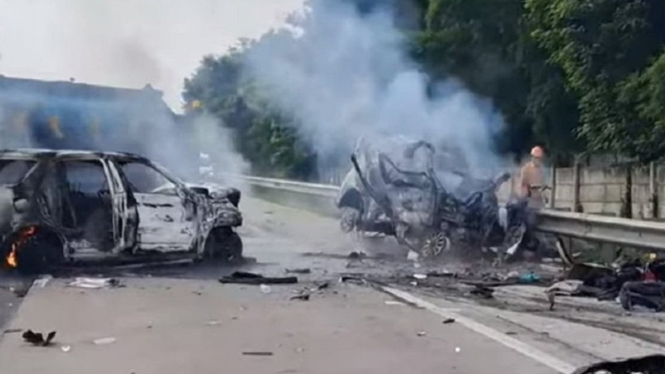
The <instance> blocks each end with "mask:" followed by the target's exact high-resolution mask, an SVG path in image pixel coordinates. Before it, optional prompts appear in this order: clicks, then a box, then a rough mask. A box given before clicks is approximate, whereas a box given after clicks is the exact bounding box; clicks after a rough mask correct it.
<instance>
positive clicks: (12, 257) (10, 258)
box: [7, 243, 18, 268]
mask: <svg viewBox="0 0 665 374" xmlns="http://www.w3.org/2000/svg"><path fill="white" fill-rule="evenodd" d="M7 265H9V266H10V267H12V268H15V267H17V266H18V261H16V243H12V250H11V252H9V255H7Z"/></svg>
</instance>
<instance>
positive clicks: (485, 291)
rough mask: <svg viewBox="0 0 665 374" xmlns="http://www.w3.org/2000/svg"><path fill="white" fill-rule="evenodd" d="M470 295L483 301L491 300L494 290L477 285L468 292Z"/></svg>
mask: <svg viewBox="0 0 665 374" xmlns="http://www.w3.org/2000/svg"><path fill="white" fill-rule="evenodd" d="M469 293H470V294H471V295H474V296H479V297H482V298H483V299H491V298H493V297H494V296H493V294H494V289H493V288H488V287H485V286H482V285H479V284H476V285H475V288H473V289H472V290H471V291H469Z"/></svg>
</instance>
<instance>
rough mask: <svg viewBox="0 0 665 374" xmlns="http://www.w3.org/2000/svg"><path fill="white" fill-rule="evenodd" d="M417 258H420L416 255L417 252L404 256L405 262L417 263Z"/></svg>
mask: <svg viewBox="0 0 665 374" xmlns="http://www.w3.org/2000/svg"><path fill="white" fill-rule="evenodd" d="M418 257H420V256H419V255H418V253H417V252H415V251H409V253H408V254H407V255H406V260H407V261H418Z"/></svg>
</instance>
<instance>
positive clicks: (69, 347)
mask: <svg viewBox="0 0 665 374" xmlns="http://www.w3.org/2000/svg"><path fill="white" fill-rule="evenodd" d="M60 350H61V351H63V352H65V353H67V352H69V351H71V350H72V346H71V345H63V346H61V347H60Z"/></svg>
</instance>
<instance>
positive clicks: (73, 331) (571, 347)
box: [0, 199, 665, 374]
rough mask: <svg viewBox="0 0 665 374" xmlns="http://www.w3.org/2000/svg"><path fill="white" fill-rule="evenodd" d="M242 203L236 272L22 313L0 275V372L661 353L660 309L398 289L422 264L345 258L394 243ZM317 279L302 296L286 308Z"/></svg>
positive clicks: (75, 292) (154, 280)
mask: <svg viewBox="0 0 665 374" xmlns="http://www.w3.org/2000/svg"><path fill="white" fill-rule="evenodd" d="M242 209H243V211H244V213H245V216H246V225H245V227H243V228H242V230H241V235H242V237H243V239H244V242H245V246H246V251H245V253H246V255H247V256H249V257H251V258H254V259H255V260H254V261H250V262H249V263H248V264H246V265H243V266H242V267H240V268H229V267H221V268H220V267H215V266H202V267H175V268H166V269H149V270H131V271H130V270H121V271H113V272H109V274H112V275H114V276H116V277H118V278H119V279H120V280H121V282H122V283H123V285H124V287H121V288H113V289H97V290H83V289H79V288H72V287H67V282H68V281H69V279H64V278H63V279H54V280H51V281H50V282H49V283H48V284H47V285H46V287H44V288H39V287H33V288H32V289H31V290H30V292H29V293H28V295H27V296H26V297H25V298H23V299H22V304H21V305H20V306H19V307H18V310H16V308H17V306H18V305H19V301H21V299H17V298H16V297H15V296H13V293H11V292H9V291H8V289H9V287H14V286H12V285H20V284H21V280H19V279H7V278H3V279H0V323H2V319H3V318H4V319H5V321H6V322H7V323H5V329H6V330H5V331H6V332H5V333H4V334H3V336H2V337H0V373H15V374H23V373H37V372H49V373H51V374H60V373H62V374H65V373H67V374H76V373H91V372H94V373H98V374H105V373H135V374H146V373H148V374H152V373H155V374H157V373H159V374H168V373H220V372H223V373H383V374H385V373H404V372H410V373H432V372H443V373H477V374H482V373H501V372H510V373H556V372H563V373H565V372H571V371H572V370H573V369H574V368H575V367H577V366H580V365H585V364H588V363H591V362H595V361H599V360H604V359H616V358H622V357H627V356H634V355H642V354H648V353H653V352H659V351H662V348H663V345H664V343H663V342H662V341H661V340H660V336H663V334H662V332H664V331H665V327H663V326H664V324H663V321H662V320H661V319H660V317H659V316H658V315H657V314H650V313H642V314H639V313H637V314H635V313H634V314H633V315H627V314H626V313H624V312H622V311H621V310H620V308H618V307H617V306H616V305H613V304H611V303H610V304H601V303H599V302H596V301H593V300H573V299H562V300H561V301H560V302H559V303H558V305H557V308H556V309H555V311H549V310H548V308H547V302H546V300H545V299H544V297H542V289H538V288H536V287H524V286H520V287H513V288H505V289H502V290H500V291H497V292H496V294H495V298H494V299H492V300H490V301H486V300H485V301H483V300H475V299H473V298H469V297H468V296H467V295H466V293H465V292H464V291H463V289H461V288H459V287H457V285H455V284H445V285H439V284H436V285H429V286H427V287H426V286H425V285H424V284H423V285H420V284H416V285H413V284H410V283H411V282H399V281H397V280H399V279H401V278H400V277H401V276H402V275H403V274H412V273H415V272H422V271H424V269H422V268H417V267H414V265H413V264H410V263H405V262H404V261H397V260H390V259H388V260H380V261H379V260H371V259H370V260H362V261H357V260H349V259H348V258H347V257H346V256H347V255H348V254H349V253H350V252H352V251H358V250H363V251H366V252H372V253H374V252H377V251H378V252H390V251H391V249H392V245H391V244H390V243H389V242H382V241H380V240H376V241H374V242H372V243H370V244H369V246H370V247H369V248H368V243H367V242H366V241H363V242H362V243H361V242H360V241H358V240H355V239H353V238H349V237H347V236H345V235H342V234H340V233H339V230H338V226H337V222H335V221H334V220H331V219H326V218H322V217H319V216H316V215H313V214H310V213H307V212H303V211H299V210H294V209H290V208H284V207H280V206H276V205H273V204H269V203H265V202H261V201H258V200H252V199H246V200H245V201H244V202H243V204H242ZM450 266H453V265H452V264H451V265H450ZM293 268H308V269H310V271H311V273H309V274H304V275H298V277H299V278H300V279H299V280H300V282H299V283H298V284H295V285H283V286H276V285H272V286H270V290H269V291H267V290H263V291H262V290H261V288H260V287H258V286H239V285H222V284H220V283H219V282H217V279H218V278H219V277H220V276H222V275H226V274H229V273H231V272H233V271H235V270H239V269H240V270H244V271H253V272H259V273H261V274H264V275H267V276H272V275H284V274H285V269H293ZM346 273H356V274H359V275H362V276H372V277H378V278H381V277H382V278H383V279H384V280H385V283H386V284H387V285H388V287H385V288H383V289H380V288H377V287H368V286H367V285H362V284H361V285H356V284H351V283H348V282H340V281H339V280H340V275H341V274H346ZM90 275H96V274H90ZM324 282H327V283H326V284H327V285H328V287H326V288H324V289H321V290H318V291H313V292H312V294H311V295H310V298H309V300H308V301H300V300H291V298H292V296H294V295H296V294H297V293H299V292H303V290H306V289H316V288H317V287H318V286H319V285H321V284H323V283H324ZM3 287H4V288H3ZM12 289H15V288H12ZM9 304H12V306H11V307H10V306H9ZM10 315H11V316H13V318H11V319H10V320H7V318H8V316H10ZM446 320H447V321H448V322H451V321H453V320H454V322H451V323H443V321H446ZM26 329H33V330H35V331H39V332H48V331H51V330H56V331H57V335H56V339H55V340H54V344H53V345H52V346H49V347H34V346H31V345H29V344H27V343H24V342H23V341H22V339H21V334H20V333H18V332H13V331H17V330H26ZM111 338H112V339H111ZM98 339H106V340H105V341H104V340H103V341H102V342H103V343H105V344H96V343H95V340H98Z"/></svg>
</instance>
